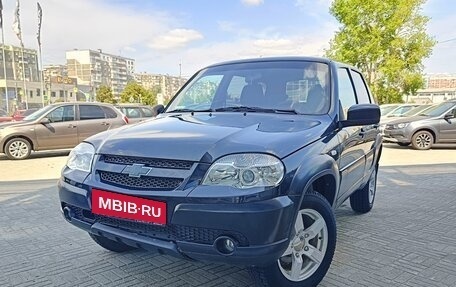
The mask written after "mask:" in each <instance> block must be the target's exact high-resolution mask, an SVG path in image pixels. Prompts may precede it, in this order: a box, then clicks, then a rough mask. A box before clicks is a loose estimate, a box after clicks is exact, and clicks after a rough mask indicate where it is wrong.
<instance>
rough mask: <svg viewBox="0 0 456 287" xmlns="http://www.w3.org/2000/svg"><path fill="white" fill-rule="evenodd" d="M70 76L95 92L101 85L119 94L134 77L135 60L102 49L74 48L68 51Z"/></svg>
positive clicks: (116, 94)
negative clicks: (104, 51)
mask: <svg viewBox="0 0 456 287" xmlns="http://www.w3.org/2000/svg"><path fill="white" fill-rule="evenodd" d="M66 59H67V69H68V77H70V78H76V79H77V82H78V84H80V85H86V86H89V87H90V89H91V91H90V93H92V94H93V91H96V89H97V88H98V87H100V86H101V85H106V86H108V87H110V88H111V89H112V92H113V94H114V95H115V96H119V95H120V93H121V92H122V91H123V89H124V88H125V86H126V85H127V82H128V81H129V80H132V79H133V73H134V70H135V60H133V59H130V58H125V57H121V56H115V55H111V54H106V53H103V52H102V51H101V50H98V51H93V50H73V51H67V52H66Z"/></svg>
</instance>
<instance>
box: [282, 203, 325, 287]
mask: <svg viewBox="0 0 456 287" xmlns="http://www.w3.org/2000/svg"><path fill="white" fill-rule="evenodd" d="M294 228H295V236H294V237H293V238H292V239H291V240H290V245H289V246H288V248H287V250H285V252H284V254H283V255H282V257H281V258H279V260H278V264H279V269H280V271H281V272H282V274H283V275H284V276H285V277H286V278H287V279H288V280H291V281H295V282H299V281H302V280H305V279H307V278H309V277H310V276H312V274H314V273H315V271H316V270H317V269H318V267H319V266H320V264H321V263H322V261H323V258H324V256H325V254H326V249H327V246H328V239H329V238H328V228H327V226H326V222H325V220H324V218H323V216H322V215H321V214H320V213H318V212H317V211H315V210H313V209H302V210H300V211H299V213H298V216H297V218H296V222H295V225H294Z"/></svg>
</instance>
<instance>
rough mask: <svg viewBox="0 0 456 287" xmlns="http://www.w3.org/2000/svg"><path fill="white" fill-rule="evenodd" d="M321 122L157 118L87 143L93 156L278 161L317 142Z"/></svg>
mask: <svg viewBox="0 0 456 287" xmlns="http://www.w3.org/2000/svg"><path fill="white" fill-rule="evenodd" d="M331 122H332V121H331V118H330V117H329V116H327V115H325V116H313V117H309V116H301V115H284V114H254V113H246V114H244V113H214V114H209V113H203V114H195V115H190V114H184V115H163V116H160V117H158V118H156V119H154V120H150V121H147V122H143V123H139V124H136V125H132V126H125V127H123V128H120V129H117V130H112V131H108V132H105V133H101V134H98V135H95V136H93V137H91V138H89V139H88V140H87V141H88V142H91V143H92V144H94V145H95V147H96V148H97V153H99V154H115V155H128V156H140V157H155V158H172V159H181V160H191V161H201V162H212V161H213V160H214V159H216V158H218V157H220V156H223V155H225V154H231V153H241V152H261V153H270V154H273V155H276V156H277V157H279V158H283V157H285V156H287V155H288V154H290V153H292V152H294V151H296V150H298V149H299V148H301V147H303V146H305V145H307V144H309V143H311V142H313V141H315V140H317V139H318V138H320V137H321V136H322V135H323V133H324V132H325V131H326V130H327V128H328V127H329V125H330V124H331Z"/></svg>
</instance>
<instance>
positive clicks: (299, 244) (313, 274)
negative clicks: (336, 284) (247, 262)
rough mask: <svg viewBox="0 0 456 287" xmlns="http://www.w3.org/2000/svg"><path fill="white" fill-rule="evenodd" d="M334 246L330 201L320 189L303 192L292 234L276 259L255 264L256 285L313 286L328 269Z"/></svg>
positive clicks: (332, 215) (253, 273) (334, 238)
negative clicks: (267, 263)
mask: <svg viewBox="0 0 456 287" xmlns="http://www.w3.org/2000/svg"><path fill="white" fill-rule="evenodd" d="M335 249H336V220H335V217H334V213H333V211H332V208H331V205H330V204H329V203H328V201H327V200H326V199H325V198H324V197H323V196H322V195H321V194H319V193H316V192H311V193H308V194H306V195H304V198H303V200H302V204H301V208H300V210H299V212H298V215H297V217H296V221H295V223H294V232H293V237H292V238H291V240H290V244H289V246H288V248H287V249H286V250H285V252H284V253H283V255H282V257H280V258H279V259H278V260H277V262H275V263H274V264H271V265H269V266H267V267H263V268H260V267H254V268H252V269H251V270H250V271H251V274H252V277H253V279H254V281H255V284H256V286H271V287H275V286H281V287H313V286H317V285H318V284H319V283H320V282H321V280H323V277H324V276H325V275H326V272H328V269H329V266H330V265H331V262H332V258H333V256H334V251H335Z"/></svg>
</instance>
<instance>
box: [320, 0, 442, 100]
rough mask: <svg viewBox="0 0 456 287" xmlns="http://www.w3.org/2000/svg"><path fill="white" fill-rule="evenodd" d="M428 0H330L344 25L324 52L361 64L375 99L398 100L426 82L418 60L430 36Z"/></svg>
mask: <svg viewBox="0 0 456 287" xmlns="http://www.w3.org/2000/svg"><path fill="white" fill-rule="evenodd" d="M425 1H426V0H408V1H403V0H372V1H365V0H334V1H333V2H332V5H331V8H330V12H331V14H332V15H333V16H334V17H335V18H336V19H337V20H338V21H339V22H340V23H341V24H342V26H341V27H340V29H339V31H338V32H337V33H336V35H335V36H334V38H333V39H332V40H331V42H330V44H331V46H330V49H329V50H328V51H326V56H328V57H330V58H332V59H335V60H337V61H341V62H347V63H350V64H352V65H354V66H357V67H358V68H360V69H361V70H362V71H363V73H364V75H365V76H366V79H367V81H368V84H369V86H370V87H371V89H372V90H373V93H374V95H375V96H376V98H377V100H378V102H379V103H393V102H401V101H402V95H406V94H414V93H415V92H416V91H417V90H418V89H420V88H422V87H423V86H424V79H423V65H422V60H423V59H424V58H427V57H429V56H430V55H431V52H432V47H433V46H434V45H435V43H436V42H435V41H434V39H432V38H431V37H429V36H428V35H427V34H426V24H427V22H428V21H429V18H428V17H425V16H423V15H420V12H421V7H422V6H423V4H424V3H425Z"/></svg>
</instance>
